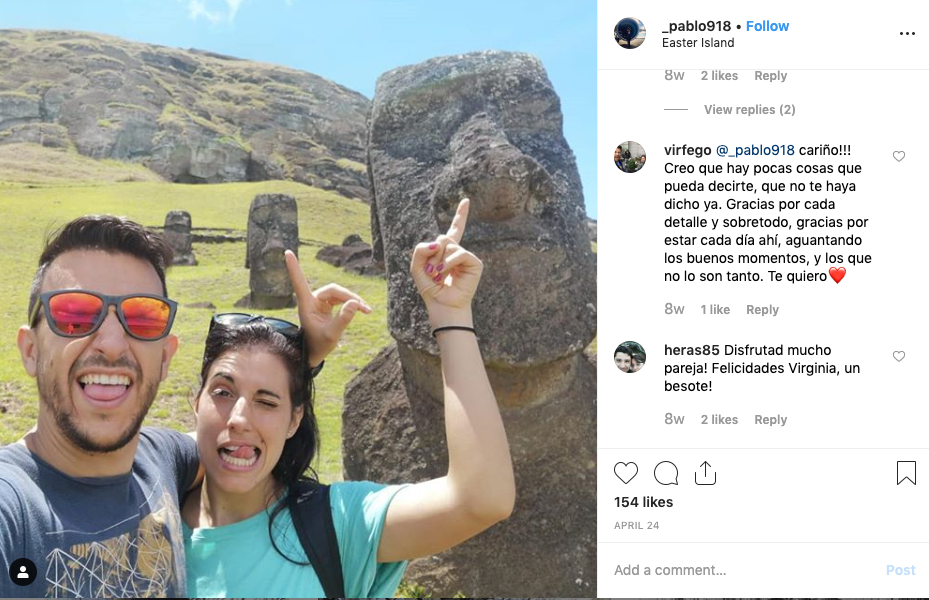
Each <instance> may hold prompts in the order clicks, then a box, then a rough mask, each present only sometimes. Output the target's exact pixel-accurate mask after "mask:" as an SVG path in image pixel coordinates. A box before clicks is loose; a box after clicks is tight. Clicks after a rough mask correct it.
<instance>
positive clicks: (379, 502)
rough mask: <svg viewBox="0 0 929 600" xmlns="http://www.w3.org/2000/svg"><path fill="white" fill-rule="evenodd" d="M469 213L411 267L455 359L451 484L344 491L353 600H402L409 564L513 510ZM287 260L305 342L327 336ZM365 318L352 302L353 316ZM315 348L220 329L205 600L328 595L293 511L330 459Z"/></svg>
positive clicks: (203, 433)
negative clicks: (481, 345) (302, 485)
mask: <svg viewBox="0 0 929 600" xmlns="http://www.w3.org/2000/svg"><path fill="white" fill-rule="evenodd" d="M468 206H469V202H468V201H467V200H463V201H462V202H461V203H460V204H459V206H458V212H457V213H456V215H455V218H454V220H453V221H452V225H451V227H450V229H449V231H448V234H447V235H444V236H439V237H438V238H437V239H436V240H435V241H434V242H432V243H423V244H419V245H418V246H416V248H415V249H414V252H413V259H412V264H411V270H412V275H413V279H414V281H415V283H416V286H417V288H418V289H419V292H420V294H421V295H422V297H423V300H424V302H425V304H426V308H427V310H428V314H429V320H430V323H431V325H432V327H433V332H434V335H435V337H436V340H437V342H438V344H439V349H440V351H441V361H442V373H443V379H444V382H445V416H446V434H447V438H448V451H449V452H448V453H449V467H448V474H447V475H446V476H445V477H441V478H438V479H434V480H431V481H426V482H422V483H417V484H413V485H406V486H383V485H379V484H374V483H370V482H345V483H336V484H333V485H332V486H331V488H330V493H331V497H330V505H331V507H332V518H333V524H334V526H335V531H336V537H337V538H338V547H339V553H340V554H341V563H342V572H343V577H344V592H345V594H344V595H345V597H391V596H393V593H394V590H395V589H396V586H397V584H398V583H399V581H400V578H401V576H402V574H403V569H404V568H405V562H404V561H407V560H409V559H412V558H416V557H419V556H424V555H428V554H434V553H437V552H440V551H442V550H445V549H447V548H450V547H452V546H454V545H456V544H458V543H460V542H462V541H464V540H466V539H468V538H470V537H472V536H474V535H475V534H477V533H478V532H480V531H482V530H484V529H486V528H487V527H490V526H491V525H492V524H494V523H496V522H498V521H500V520H502V519H504V518H506V517H507V516H509V514H510V512H511V511H512V509H513V503H514V499H515V483H514V479H513V468H512V463H511V461H510V454H509V449H508V447H507V441H506V433H505V431H504V429H503V423H502V420H501V418H500V413H499V410H498V408H497V404H496V400H495V399H494V395H493V391H492V390H491V388H490V384H489V382H488V380H487V374H486V372H485V371H484V365H483V362H482V360H481V355H480V351H479V349H478V346H477V340H476V338H475V336H474V330H473V326H472V319H471V299H472V297H473V296H474V292H475V290H476V288H477V284H478V282H479V280H480V275H481V270H482V268H483V266H482V264H481V262H480V261H479V260H478V259H477V258H476V257H475V256H474V255H473V254H471V253H470V252H468V251H467V250H465V249H464V248H462V247H461V246H460V241H461V238H462V235H463V233H464V228H465V223H466V221H467V214H468ZM287 262H288V267H289V271H290V273H291V277H292V279H294V283H295V287H296V289H297V290H298V294H297V295H298V302H299V303H300V320H301V324H302V325H303V330H304V332H308V331H311V330H312V331H319V329H320V327H318V324H316V325H314V324H313V323H311V322H310V320H311V318H313V314H314V311H312V310H310V309H309V308H307V304H308V302H309V301H310V300H309V299H310V297H311V294H310V292H309V289H308V286H307V285H306V282H305V280H304V279H303V277H302V274H300V271H299V266H298V265H297V264H296V258H295V257H293V256H292V255H288V256H287ZM298 279H299V281H297V280H298ZM359 306H361V307H363V305H362V304H361V303H360V299H348V301H347V302H346V303H345V307H343V309H342V312H340V315H342V313H344V312H345V311H346V310H348V311H349V312H351V311H352V310H356V309H358V308H359ZM349 319H350V316H349ZM308 337H309V335H308V334H306V335H303V334H300V333H299V332H298V330H297V328H296V326H294V325H292V324H288V323H286V322H283V321H279V320H276V319H265V318H263V317H251V316H248V315H246V316H237V317H230V316H217V317H215V318H214V322H213V324H212V325H211V330H210V334H209V336H208V337H207V347H206V351H205V354H204V362H203V369H202V374H201V377H202V387H201V390H200V392H199V393H198V396H197V400H196V405H195V410H196V414H197V443H198V447H199V450H200V456H201V460H202V463H203V466H204V468H205V470H206V476H205V479H204V482H203V484H202V486H201V487H200V488H198V489H196V490H194V491H193V492H191V494H190V495H189V496H188V497H187V499H186V500H185V502H184V506H183V509H182V516H183V519H184V522H185V528H184V529H185V546H186V550H187V565H188V590H189V592H190V595H191V596H192V597H195V596H197V597H199V596H235V597H258V596H262V597H263V596H276V597H301V596H302V597H313V596H316V597H324V596H325V595H326V594H324V593H323V592H324V590H323V588H322V586H321V584H320V582H319V578H318V576H317V574H316V573H315V571H314V570H313V568H312V567H310V566H307V562H308V561H307V556H306V554H305V553H304V552H303V550H302V548H301V545H300V542H299V539H298V535H297V532H296V530H295V527H294V525H293V519H292V517H291V514H290V510H289V508H288V502H287V500H288V494H289V493H290V492H291V490H292V489H294V487H296V485H297V483H298V480H299V479H300V478H301V476H302V475H303V473H304V472H305V471H306V469H307V468H308V466H309V465H310V462H311V461H312V459H313V457H314V455H315V452H316V450H317V447H318V436H317V432H316V420H315V417H314V415H313V405H312V401H311V397H310V382H309V375H308V373H309V370H308V367H309V366H311V365H315V364H317V363H318V360H315V359H314V356H316V357H318V356H319V354H315V355H314V352H313V351H310V348H307V344H306V343H305V340H306V339H307V338H308ZM330 342H332V340H331V338H330V339H329V340H328V341H327V342H325V343H330Z"/></svg>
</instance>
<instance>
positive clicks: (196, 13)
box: [187, 0, 243, 24]
mask: <svg viewBox="0 0 929 600" xmlns="http://www.w3.org/2000/svg"><path fill="white" fill-rule="evenodd" d="M242 2H243V0H220V1H217V0H189V1H188V3H187V14H188V16H189V17H190V18H191V19H193V20H194V21H196V20H197V19H198V18H200V17H203V18H204V19H206V20H207V21H209V22H210V23H213V24H216V23H219V22H220V21H228V22H230V23H232V22H233V21H234V20H235V16H236V13H238V12H239V7H240V6H242ZM207 4H209V7H207Z"/></svg>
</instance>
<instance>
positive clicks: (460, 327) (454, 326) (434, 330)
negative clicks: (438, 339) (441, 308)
mask: <svg viewBox="0 0 929 600" xmlns="http://www.w3.org/2000/svg"><path fill="white" fill-rule="evenodd" d="M449 330H460V331H470V332H471V333H473V334H474V335H477V332H476V331H474V328H473V327H465V326H464V325H446V326H445V327H436V328H435V329H433V330H432V337H435V334H437V333H438V332H440V331H449Z"/></svg>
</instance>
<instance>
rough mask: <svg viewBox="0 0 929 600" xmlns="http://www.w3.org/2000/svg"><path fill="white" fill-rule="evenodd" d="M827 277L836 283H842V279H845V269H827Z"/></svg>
mask: <svg viewBox="0 0 929 600" xmlns="http://www.w3.org/2000/svg"><path fill="white" fill-rule="evenodd" d="M829 276H830V277H832V280H833V281H835V282H836V283H839V282H840V281H842V278H843V277H845V267H839V268H838V269H837V268H835V267H829Z"/></svg>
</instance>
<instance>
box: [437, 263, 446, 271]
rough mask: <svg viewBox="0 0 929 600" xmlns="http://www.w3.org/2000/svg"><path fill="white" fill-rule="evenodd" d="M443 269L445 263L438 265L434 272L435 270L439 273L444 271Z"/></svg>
mask: <svg viewBox="0 0 929 600" xmlns="http://www.w3.org/2000/svg"><path fill="white" fill-rule="evenodd" d="M444 268H445V263H442V264H441V265H439V268H438V269H436V270H437V271H441V270H442V269H444Z"/></svg>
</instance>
